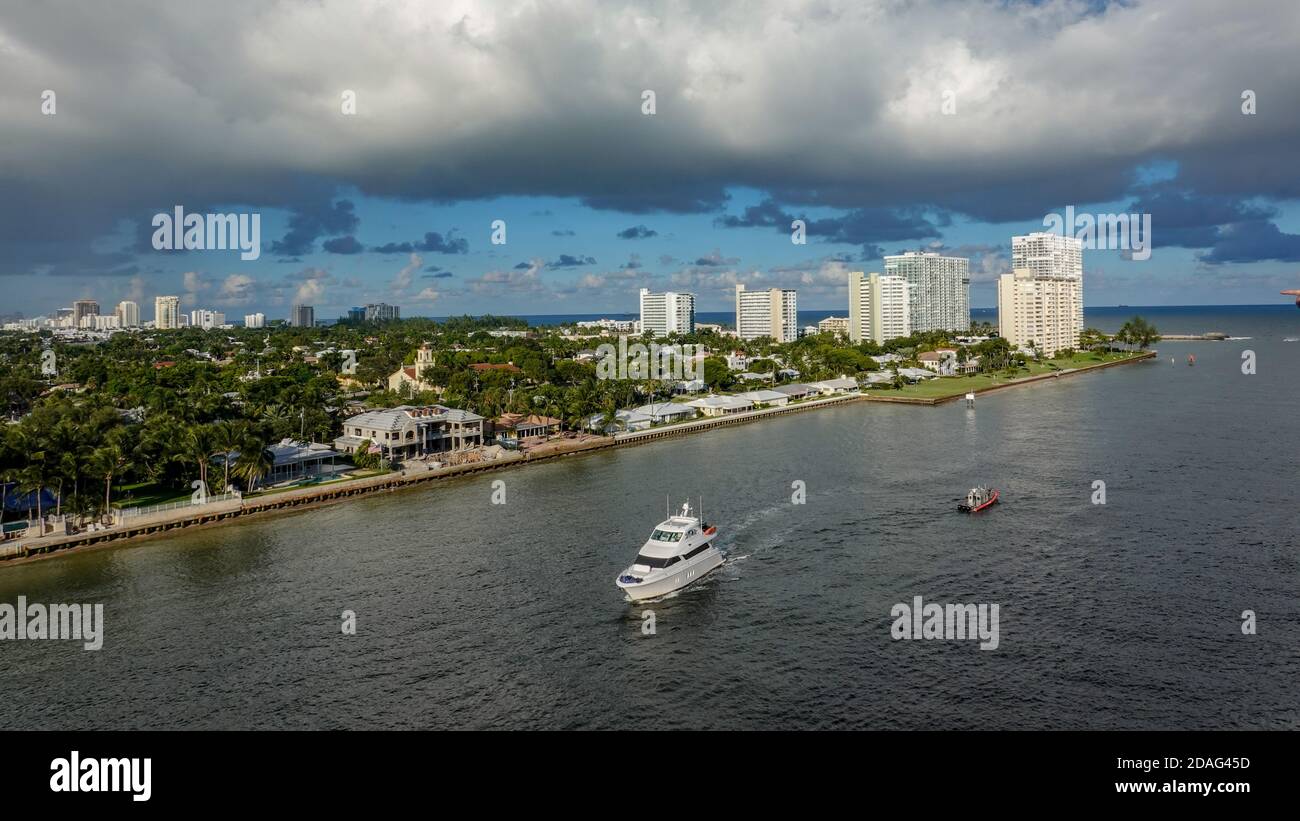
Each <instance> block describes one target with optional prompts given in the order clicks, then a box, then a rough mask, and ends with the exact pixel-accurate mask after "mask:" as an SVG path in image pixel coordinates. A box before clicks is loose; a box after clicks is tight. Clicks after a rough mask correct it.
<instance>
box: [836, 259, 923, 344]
mask: <svg viewBox="0 0 1300 821" xmlns="http://www.w3.org/2000/svg"><path fill="white" fill-rule="evenodd" d="M911 294H912V288H911V287H910V286H909V285H908V283H907V281H906V280H905V279H903V278H902V277H896V276H881V275H880V274H879V273H875V272H873V273H871V274H869V275H868V274H864V273H863V272H861V271H851V272H850V273H849V339H850V340H852V341H854V342H861V341H863V340H865V339H870V340H874V341H875V342H878V343H883V342H884V341H885V340H888V339H895V338H897V337H900V336H910V335H911V334H912V325H911V301H910V300H911Z"/></svg>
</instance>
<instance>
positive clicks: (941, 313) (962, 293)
mask: <svg viewBox="0 0 1300 821" xmlns="http://www.w3.org/2000/svg"><path fill="white" fill-rule="evenodd" d="M885 275H886V276H896V277H901V278H902V279H903V281H905V282H906V283H907V284H908V285H909V286H910V287H911V293H909V294H908V311H909V317H908V324H909V327H910V328H911V332H912V333H920V332H923V331H965V330H967V329H968V328H970V260H968V259H966V258H965V257H946V256H943V255H942V254H939V253H936V252H930V251H926V252H921V251H908V252H907V253H905V254H896V255H893V256H887V257H885Z"/></svg>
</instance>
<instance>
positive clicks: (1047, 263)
mask: <svg viewBox="0 0 1300 821" xmlns="http://www.w3.org/2000/svg"><path fill="white" fill-rule="evenodd" d="M1021 268H1024V269H1027V270H1028V271H1029V272H1030V273H1031V274H1032V275H1033V276H1036V277H1048V278H1056V277H1063V278H1065V279H1075V280H1078V281H1079V283H1080V285H1079V288H1080V294H1079V304H1078V308H1077V310H1078V317H1077V320H1078V324H1079V327H1080V328H1083V293H1082V288H1083V240H1081V239H1079V238H1077V237H1067V236H1064V235H1062V234H1054V233H1051V232H1049V231H1038V232H1035V233H1032V234H1024V235H1022V236H1018V237H1012V238H1011V270H1012V272H1013V274H1012V275H1013V276H1014V272H1015V271H1016V270H1018V269H1021ZM1067 347H1068V346H1067Z"/></svg>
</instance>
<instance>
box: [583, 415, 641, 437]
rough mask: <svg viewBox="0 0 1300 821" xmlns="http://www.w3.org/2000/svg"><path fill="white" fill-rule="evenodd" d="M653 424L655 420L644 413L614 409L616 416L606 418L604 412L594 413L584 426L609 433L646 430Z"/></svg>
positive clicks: (598, 431)
mask: <svg viewBox="0 0 1300 821" xmlns="http://www.w3.org/2000/svg"><path fill="white" fill-rule="evenodd" d="M652 424H654V423H653V421H652V420H651V419H650V417H649V416H646V415H645V414H644V413H638V412H636V411H630V410H617V411H614V418H613V419H609V420H607V419H606V418H605V414H603V413H593V414H592V415H591V416H588V417H587V419H586V422H585V423H584V427H586V428H587V429H588V430H593V431H596V432H597V433H603V434H606V435H609V434H612V433H618V432H620V431H631V430H645V429H646V428H648V427H650V426H651V425H652Z"/></svg>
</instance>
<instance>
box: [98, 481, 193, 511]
mask: <svg viewBox="0 0 1300 821" xmlns="http://www.w3.org/2000/svg"><path fill="white" fill-rule="evenodd" d="M103 487H104V485H103V483H102V482H101V483H100V490H101V494H100V498H101V499H102V498H103V493H102V490H103ZM193 492H194V491H193V490H191V489H190V488H174V487H163V486H162V485H160V484H158V483H157V482H136V483H135V484H133V485H118V486H116V487H114V488H113V504H114V505H115V506H117V507H145V506H148V505H160V504H163V503H165V502H175V501H177V500H178V499H188V498H190V494H192V493H193Z"/></svg>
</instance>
